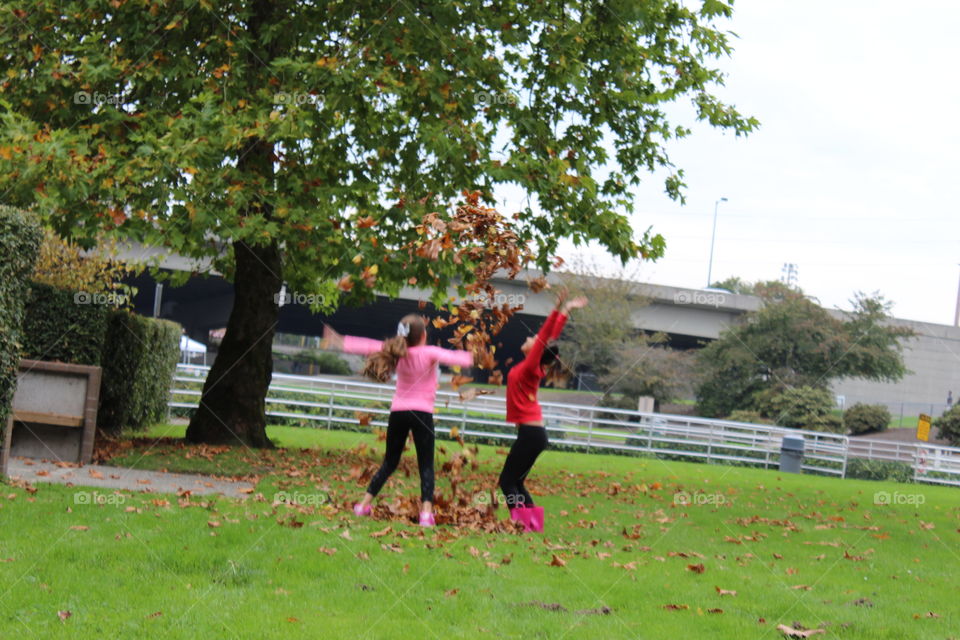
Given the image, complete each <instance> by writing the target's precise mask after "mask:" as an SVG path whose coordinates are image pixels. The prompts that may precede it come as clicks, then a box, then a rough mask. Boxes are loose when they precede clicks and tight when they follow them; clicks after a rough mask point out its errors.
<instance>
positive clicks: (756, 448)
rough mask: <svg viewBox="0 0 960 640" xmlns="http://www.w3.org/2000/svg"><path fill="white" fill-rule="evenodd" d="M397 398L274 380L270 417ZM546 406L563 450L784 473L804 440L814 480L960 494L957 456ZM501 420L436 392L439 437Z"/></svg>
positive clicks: (813, 434) (357, 411)
mask: <svg viewBox="0 0 960 640" xmlns="http://www.w3.org/2000/svg"><path fill="white" fill-rule="evenodd" d="M208 372H209V367H204V366H199V365H186V364H181V365H178V366H177V372H176V375H175V376H174V381H173V388H172V389H171V390H170V393H171V399H170V403H169V406H170V407H171V409H173V410H177V411H189V410H191V409H195V408H196V407H197V403H198V402H199V399H200V393H201V387H202V384H203V381H204V379H205V378H206V376H207V373H208ZM393 391H394V387H393V385H388V384H376V383H372V382H362V381H357V380H348V379H344V378H337V377H317V376H298V375H289V374H274V375H273V380H272V382H271V384H270V388H269V391H268V394H267V399H266V405H267V411H266V413H267V415H268V416H270V417H272V418H274V419H276V420H278V421H282V422H285V423H287V424H297V425H301V426H310V427H325V428H328V429H329V428H337V427H342V426H346V425H349V426H352V427H359V426H360V425H361V424H370V425H374V426H379V427H385V426H386V424H387V418H388V416H389V413H390V400H391V398H392V396H393ZM541 407H542V408H543V417H544V422H545V425H546V428H547V432H548V434H549V438H550V441H551V443H552V444H553V445H555V446H558V447H562V448H569V449H575V450H582V451H587V452H590V451H605V452H608V453H619V454H623V455H646V456H654V457H657V458H661V459H674V460H701V461H706V462H717V463H722V464H734V465H745V466H761V467H766V468H769V467H776V466H777V465H778V464H779V459H780V444H781V441H782V439H783V436H784V435H788V434H789V435H802V436H803V438H804V441H805V443H804V462H803V470H804V471H807V472H810V473H818V474H826V475H836V476H840V477H844V476H846V473H847V462H848V460H849V459H850V458H851V457H857V458H870V459H875V460H892V461H899V462H904V463H906V464H909V465H910V466H911V467H912V468H913V469H914V479H915V480H916V481H919V482H931V483H937V484H953V485H958V486H960V449H957V448H951V447H939V446H934V445H923V444H919V445H918V444H908V443H898V442H886V441H882V440H873V439H851V438H849V437H847V436H845V435H839V434H833V433H822V432H817V431H803V430H797V429H785V428H782V427H775V426H767V425H757V424H750V423H743V422H732V421H728V420H713V419H708V418H700V417H694V416H678V415H669V414H657V413H645V412H640V411H631V410H628V409H615V408H607V407H596V406H588V405H577V404H567V403H559V402H541ZM505 418H506V405H505V399H504V398H503V396H502V395H483V396H478V397H476V398H473V399H471V400H469V401H467V402H463V401H461V399H460V396H459V394H458V393H456V392H452V391H447V390H438V392H437V401H436V412H435V414H434V422H435V429H436V431H437V433H440V434H449V433H450V432H451V430H452V429H453V428H454V427H456V428H457V430H458V431H459V433H460V434H462V435H463V436H464V437H466V438H470V439H474V440H478V441H483V442H489V443H500V444H507V443H509V442H510V441H512V440H513V439H514V438H515V437H516V436H515V428H514V427H513V426H512V425H508V424H506V422H505Z"/></svg>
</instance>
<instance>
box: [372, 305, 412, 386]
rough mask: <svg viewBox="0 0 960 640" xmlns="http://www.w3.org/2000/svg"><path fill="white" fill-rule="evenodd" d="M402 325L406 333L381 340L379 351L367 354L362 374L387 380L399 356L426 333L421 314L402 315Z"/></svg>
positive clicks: (394, 370)
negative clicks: (381, 345) (381, 344)
mask: <svg viewBox="0 0 960 640" xmlns="http://www.w3.org/2000/svg"><path fill="white" fill-rule="evenodd" d="M401 326H402V327H404V328H405V330H406V333H407V335H406V336H403V335H400V334H399V333H398V334H397V335H395V336H394V337H392V338H387V339H386V340H384V341H383V347H382V348H381V349H380V351H377V352H375V353H371V354H370V355H369V356H367V361H366V363H364V365H363V375H365V376H367V377H368V378H373V379H374V380H376V381H377V382H387V381H389V380H390V378H391V376H393V374H394V372H396V370H397V363H398V362H400V358H402V357H404V356H405V355H407V349H408V348H409V347H415V346H417V345H418V344H420V341H421V340H422V339H423V336H424V335H426V333H427V322H426V320H425V319H424V318H423V316H419V315H417V314H415V313H411V314H409V315H405V316H403V318H402V319H401V320H400V326H398V327H397V329H400V327H401Z"/></svg>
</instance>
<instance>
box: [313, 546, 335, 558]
mask: <svg viewBox="0 0 960 640" xmlns="http://www.w3.org/2000/svg"><path fill="white" fill-rule="evenodd" d="M317 551H318V552H320V553H325V554H327V555H328V556H332V555H333V554H335V553H336V552H337V549H336V547H334V548H332V549H331V548H328V547H317Z"/></svg>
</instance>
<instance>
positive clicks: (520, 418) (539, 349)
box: [507, 310, 567, 424]
mask: <svg viewBox="0 0 960 640" xmlns="http://www.w3.org/2000/svg"><path fill="white" fill-rule="evenodd" d="M566 322H567V316H566V315H564V314H562V313H560V312H559V311H557V310H554V311H552V312H551V313H550V315H549V316H547V319H546V320H545V321H544V323H543V326H542V327H540V332H539V333H538V334H537V337H536V339H535V340H534V342H533V346H532V347H530V351H528V352H527V355H526V357H525V358H524V359H523V360H522V361H521V362H519V363H517V364H515V365H514V366H513V368H512V369H510V372H509V373H508V374H507V422H512V423H514V424H525V423H530V422H540V421H541V420H543V413H542V411H541V410H540V402H539V401H538V400H537V390H539V389H540V381H541V380H543V375H544V373H543V367H541V366H540V358H541V356H542V355H543V350H544V349H545V348H546V347H547V343H548V342H550V341H551V340H556V339H557V338H558V337H559V336H560V332H561V331H563V326H564V325H565V324H566Z"/></svg>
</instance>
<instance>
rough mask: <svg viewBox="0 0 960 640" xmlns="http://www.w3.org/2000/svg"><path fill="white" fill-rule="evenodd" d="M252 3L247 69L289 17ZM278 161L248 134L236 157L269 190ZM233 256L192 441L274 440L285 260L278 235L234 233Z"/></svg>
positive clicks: (252, 87) (262, 211)
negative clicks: (228, 296) (268, 405)
mask: <svg viewBox="0 0 960 640" xmlns="http://www.w3.org/2000/svg"><path fill="white" fill-rule="evenodd" d="M250 8H251V11H250V15H249V17H248V18H247V20H248V24H247V29H248V31H249V33H250V35H251V38H252V44H251V45H250V46H248V47H247V48H246V51H245V57H246V62H247V64H248V68H249V69H259V68H260V67H261V66H267V65H269V62H270V61H272V60H273V59H275V58H276V57H277V55H278V52H279V50H280V48H281V47H282V46H283V45H282V43H281V41H280V39H279V38H277V37H276V36H273V37H272V38H271V39H268V38H266V37H265V36H264V35H263V34H264V32H265V31H266V30H267V29H268V28H269V27H270V25H272V24H276V23H277V22H278V21H281V22H282V21H283V20H284V19H286V12H285V11H284V10H283V9H282V7H281V5H277V4H275V3H274V2H272V1H271V0H252V2H251V5H250ZM278 12H279V13H278ZM261 82H262V75H261V74H260V73H259V71H258V72H256V73H251V75H250V77H249V78H248V84H249V87H248V90H249V91H250V93H251V95H252V94H253V93H254V92H255V91H256V90H257V89H258V88H259V85H260V83H261ZM275 162H276V154H275V150H274V145H273V143H271V142H268V141H267V140H264V139H262V138H259V137H251V138H250V139H248V141H247V144H246V146H245V148H244V149H243V151H242V152H241V153H240V154H239V155H238V157H237V169H238V170H239V171H240V172H241V173H242V174H243V175H245V176H246V178H247V179H246V182H247V185H248V187H249V188H251V189H254V188H255V186H256V185H265V186H267V188H268V189H269V187H270V186H271V185H273V184H274V171H275V167H274V163H275ZM246 214H247V215H249V216H251V217H253V216H257V217H263V218H264V219H266V220H271V219H272V217H273V203H272V201H271V200H270V197H269V192H268V194H267V197H265V198H264V197H258V198H256V199H254V201H253V202H251V203H250V204H249V207H248V210H247V212H246ZM233 255H234V261H235V263H236V266H235V270H234V278H233V290H234V298H233V309H231V310H230V320H228V321H227V331H226V333H225V334H224V336H223V342H222V343H221V345H220V351H219V352H218V353H217V359H216V360H215V361H214V363H213V367H212V368H211V369H210V373H209V374H207V379H206V381H205V382H204V383H203V395H202V396H201V398H200V407H199V408H198V409H197V412H196V413H195V414H194V416H193V419H192V420H190V426H189V427H188V428H187V436H186V437H187V440H188V441H189V442H205V443H210V444H244V445H247V446H250V447H273V443H272V442H270V440H269V438H267V430H266V426H267V417H266V414H265V413H264V411H265V402H264V401H265V399H266V397H267V389H268V387H269V386H270V379H271V377H272V376H273V334H274V329H275V328H276V326H277V317H278V315H279V312H280V311H279V310H280V307H279V306H278V305H277V298H276V296H277V294H278V293H279V292H280V287H281V286H282V285H283V259H282V256H281V254H280V248H279V246H278V245H277V241H276V240H275V239H271V240H270V241H269V242H268V243H265V244H258V245H252V244H248V243H246V242H244V241H242V240H234V241H233Z"/></svg>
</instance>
